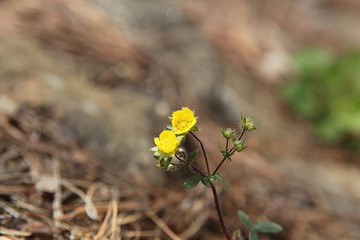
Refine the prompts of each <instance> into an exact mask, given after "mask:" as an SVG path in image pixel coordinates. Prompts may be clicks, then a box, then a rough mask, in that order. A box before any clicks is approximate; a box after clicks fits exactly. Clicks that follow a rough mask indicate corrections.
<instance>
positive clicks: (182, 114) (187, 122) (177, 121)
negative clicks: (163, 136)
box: [171, 107, 196, 135]
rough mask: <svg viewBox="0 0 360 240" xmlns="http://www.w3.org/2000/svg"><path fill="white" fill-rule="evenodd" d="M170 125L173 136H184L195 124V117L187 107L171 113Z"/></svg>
mask: <svg viewBox="0 0 360 240" xmlns="http://www.w3.org/2000/svg"><path fill="white" fill-rule="evenodd" d="M171 124H172V127H173V131H174V133H175V134H177V135H180V134H186V133H188V132H189V131H190V130H191V128H192V127H194V126H195V124H196V117H195V116H194V112H193V111H191V110H190V109H189V108H187V107H183V108H182V109H181V110H177V111H175V112H173V114H172V119H171Z"/></svg>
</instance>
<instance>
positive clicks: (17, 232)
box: [0, 227, 31, 237]
mask: <svg viewBox="0 0 360 240" xmlns="http://www.w3.org/2000/svg"><path fill="white" fill-rule="evenodd" d="M0 233H1V234H4V235H10V236H17V237H28V236H31V233H30V232H26V231H20V230H16V229H10V228H5V227H1V228H0Z"/></svg>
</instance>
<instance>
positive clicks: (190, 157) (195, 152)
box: [187, 149, 198, 163]
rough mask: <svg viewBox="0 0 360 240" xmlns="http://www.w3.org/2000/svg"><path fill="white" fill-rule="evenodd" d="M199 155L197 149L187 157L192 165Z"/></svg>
mask: <svg viewBox="0 0 360 240" xmlns="http://www.w3.org/2000/svg"><path fill="white" fill-rule="evenodd" d="M197 153H198V150H197V149H196V150H194V151H191V152H190V153H189V155H188V156H187V160H188V162H189V163H192V162H193V160H194V159H195V157H196V155H197Z"/></svg>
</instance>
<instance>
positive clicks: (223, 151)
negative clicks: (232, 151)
mask: <svg viewBox="0 0 360 240" xmlns="http://www.w3.org/2000/svg"><path fill="white" fill-rule="evenodd" d="M220 152H221V155H222V156H223V157H224V158H226V159H228V160H229V161H230V162H231V158H230V155H229V153H228V152H227V151H226V150H225V149H224V148H220Z"/></svg>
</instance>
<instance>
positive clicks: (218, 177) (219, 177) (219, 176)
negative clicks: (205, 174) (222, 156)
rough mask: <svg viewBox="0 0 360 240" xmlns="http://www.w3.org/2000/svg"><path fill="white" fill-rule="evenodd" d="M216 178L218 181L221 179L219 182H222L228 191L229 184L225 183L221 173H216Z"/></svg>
mask: <svg viewBox="0 0 360 240" xmlns="http://www.w3.org/2000/svg"><path fill="white" fill-rule="evenodd" d="M215 177H216V178H217V179H219V181H220V182H221V184H222V185H223V186H224V188H225V189H227V186H228V185H227V182H226V181H225V179H224V178H223V176H221V175H220V174H219V173H215Z"/></svg>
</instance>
